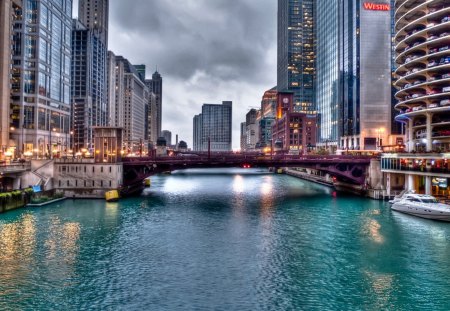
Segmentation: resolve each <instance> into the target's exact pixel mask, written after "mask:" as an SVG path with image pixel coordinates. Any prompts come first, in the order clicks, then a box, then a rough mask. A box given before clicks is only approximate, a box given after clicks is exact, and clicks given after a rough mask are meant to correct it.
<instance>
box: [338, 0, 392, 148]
mask: <svg viewBox="0 0 450 311" xmlns="http://www.w3.org/2000/svg"><path fill="white" fill-rule="evenodd" d="M378 5H380V6H378ZM379 8H380V9H379ZM389 8H390V4H389V1H388V0H383V1H378V2H377V5H374V4H373V3H372V2H369V1H356V0H343V1H342V7H341V8H340V10H339V11H340V12H341V16H340V18H339V21H340V23H341V24H342V26H341V27H340V29H339V38H340V40H339V44H340V48H339V50H340V51H341V55H340V57H339V59H340V64H339V67H340V70H341V72H342V75H343V77H342V84H341V85H342V89H341V91H342V95H341V96H342V106H343V109H342V113H341V115H340V120H339V123H340V124H341V129H340V136H341V137H340V140H341V142H340V147H341V149H356V150H379V149H381V148H380V146H382V145H383V144H385V145H389V143H388V140H389V139H390V134H391V111H392V109H391V62H390V60H391V26H390V25H391V24H390V11H389Z"/></svg>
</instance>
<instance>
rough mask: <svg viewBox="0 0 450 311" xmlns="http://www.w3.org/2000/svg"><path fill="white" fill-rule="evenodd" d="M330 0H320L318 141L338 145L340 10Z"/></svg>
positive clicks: (317, 22) (319, 143) (318, 30)
mask: <svg viewBox="0 0 450 311" xmlns="http://www.w3.org/2000/svg"><path fill="white" fill-rule="evenodd" d="M335 8H336V9H333V8H332V7H330V3H329V2H327V1H317V7H316V19H315V20H316V31H317V33H316V36H317V61H316V64H317V84H316V106H317V112H318V114H319V121H318V125H319V128H318V137H317V138H318V145H324V146H325V145H336V146H337V143H338V141H339V115H340V108H342V107H341V103H342V101H341V99H340V87H339V83H340V81H341V80H340V70H339V55H340V53H339V10H338V9H337V8H338V5H337V4H335Z"/></svg>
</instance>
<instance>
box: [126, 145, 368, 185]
mask: <svg viewBox="0 0 450 311" xmlns="http://www.w3.org/2000/svg"><path fill="white" fill-rule="evenodd" d="M373 158H374V157H370V156H346V155H344V156H337V155H328V156H320V155H260V154H245V153H243V154H234V153H229V154H228V153H227V154H211V155H208V154H179V155H176V156H167V157H129V158H124V159H123V166H124V189H123V190H124V193H133V192H136V191H138V190H140V189H142V183H143V180H144V179H145V178H147V177H149V176H151V175H154V174H158V173H163V172H167V171H169V172H171V171H175V170H182V169H189V168H224V167H275V168H280V167H303V168H311V169H315V170H318V171H322V172H325V173H329V174H330V175H332V176H333V177H335V178H336V179H337V180H339V181H343V182H347V183H351V184H355V185H362V184H364V183H365V181H366V176H367V168H368V167H369V165H370V160H371V159H373Z"/></svg>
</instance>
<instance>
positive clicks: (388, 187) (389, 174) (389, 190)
mask: <svg viewBox="0 0 450 311" xmlns="http://www.w3.org/2000/svg"><path fill="white" fill-rule="evenodd" d="M386 191H387V195H388V197H390V196H391V173H387V174H386Z"/></svg>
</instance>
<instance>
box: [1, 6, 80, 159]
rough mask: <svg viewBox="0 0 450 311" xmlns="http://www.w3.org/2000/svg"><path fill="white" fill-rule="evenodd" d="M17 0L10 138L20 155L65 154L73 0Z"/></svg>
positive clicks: (14, 25)
mask: <svg viewBox="0 0 450 311" xmlns="http://www.w3.org/2000/svg"><path fill="white" fill-rule="evenodd" d="M24 4H25V5H24V6H23V7H21V6H20V4H19V3H16V2H13V4H12V10H13V31H12V51H11V52H12V53H11V54H12V55H11V57H12V66H11V98H10V103H11V105H10V137H11V139H12V141H13V142H14V145H15V147H16V151H17V154H19V153H21V154H29V155H32V154H33V153H34V154H35V155H38V156H44V155H47V156H48V155H50V154H56V153H64V152H66V151H67V149H69V148H70V146H69V141H70V139H69V137H70V109H71V105H70V103H71V101H70V85H71V56H72V52H71V44H72V42H71V41H72V1H71V0H46V1H38V0H35V1H26V2H24Z"/></svg>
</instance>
